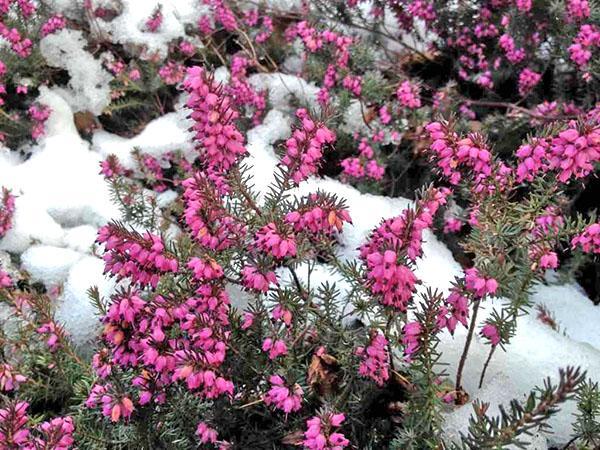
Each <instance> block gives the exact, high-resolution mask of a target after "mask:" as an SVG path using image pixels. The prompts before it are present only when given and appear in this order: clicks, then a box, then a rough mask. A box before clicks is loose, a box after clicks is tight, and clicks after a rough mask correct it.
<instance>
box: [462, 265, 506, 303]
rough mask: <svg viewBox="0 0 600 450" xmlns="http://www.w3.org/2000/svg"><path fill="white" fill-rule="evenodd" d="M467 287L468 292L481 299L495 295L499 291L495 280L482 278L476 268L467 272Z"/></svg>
mask: <svg viewBox="0 0 600 450" xmlns="http://www.w3.org/2000/svg"><path fill="white" fill-rule="evenodd" d="M465 285H466V288H467V290H469V291H470V292H472V293H473V294H475V296H476V297H479V298H481V297H484V296H485V295H488V294H489V295H493V294H495V293H496V290H497V289H498V282H497V281H496V280H495V279H494V278H486V277H482V276H480V275H479V271H478V270H477V269H476V268H475V267H472V268H470V269H467V270H465Z"/></svg>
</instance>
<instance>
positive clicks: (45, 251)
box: [21, 245, 83, 287]
mask: <svg viewBox="0 0 600 450" xmlns="http://www.w3.org/2000/svg"><path fill="white" fill-rule="evenodd" d="M82 256H83V255H82V254H81V253H79V252H76V251H74V250H69V249H66V248H61V247H53V246H50V245H33V246H31V247H29V248H28V249H27V250H26V251H25V252H24V253H23V255H21V265H22V268H23V269H25V270H26V271H27V272H29V274H30V275H31V278H32V279H33V280H34V281H41V282H43V283H44V284H45V285H46V287H50V286H54V285H57V284H59V283H62V282H63V281H65V280H66V278H67V275H68V273H69V269H70V268H71V267H72V266H73V264H75V263H76V262H77V261H79V260H80V259H81V257H82Z"/></svg>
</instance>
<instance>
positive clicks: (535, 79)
mask: <svg viewBox="0 0 600 450" xmlns="http://www.w3.org/2000/svg"><path fill="white" fill-rule="evenodd" d="M541 79H542V75H541V74H539V73H537V72H534V71H533V70H531V69H529V68H527V67H526V68H525V69H523V70H522V71H521V73H520V74H519V94H521V95H522V96H523V97H524V96H526V95H527V94H528V93H529V92H530V91H531V90H532V89H533V88H534V87H535V86H536V85H537V84H538V83H539V82H540V80H541Z"/></svg>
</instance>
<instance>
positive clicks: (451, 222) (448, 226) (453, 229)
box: [444, 217, 464, 234]
mask: <svg viewBox="0 0 600 450" xmlns="http://www.w3.org/2000/svg"><path fill="white" fill-rule="evenodd" d="M463 225H464V223H463V221H462V220H460V219H457V218H456V217H448V218H447V219H446V221H445V222H444V234H448V233H458V232H459V231H460V230H461V229H462V227H463Z"/></svg>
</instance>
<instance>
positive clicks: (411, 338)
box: [402, 322, 421, 362]
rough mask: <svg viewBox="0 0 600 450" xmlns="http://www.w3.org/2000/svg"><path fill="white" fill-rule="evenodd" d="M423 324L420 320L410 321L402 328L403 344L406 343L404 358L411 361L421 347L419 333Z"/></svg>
mask: <svg viewBox="0 0 600 450" xmlns="http://www.w3.org/2000/svg"><path fill="white" fill-rule="evenodd" d="M420 334H421V324H420V323H419V322H408V323H407V324H406V325H404V328H403V329H402V345H404V359H405V360H406V361H409V362H410V361H411V360H412V357H413V356H414V354H415V353H416V352H417V350H418V349H419V335H420Z"/></svg>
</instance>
